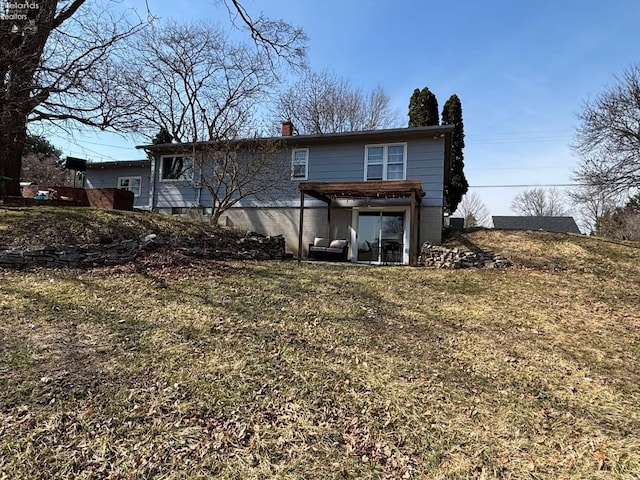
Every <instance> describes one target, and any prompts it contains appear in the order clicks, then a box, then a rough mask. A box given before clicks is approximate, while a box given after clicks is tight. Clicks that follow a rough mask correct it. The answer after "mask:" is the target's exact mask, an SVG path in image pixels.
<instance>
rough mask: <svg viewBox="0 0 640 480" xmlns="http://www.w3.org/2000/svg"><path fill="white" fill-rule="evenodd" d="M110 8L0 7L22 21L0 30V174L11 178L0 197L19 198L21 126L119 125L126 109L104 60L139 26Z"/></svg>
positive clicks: (71, 2)
mask: <svg viewBox="0 0 640 480" xmlns="http://www.w3.org/2000/svg"><path fill="white" fill-rule="evenodd" d="M115 3H116V2H111V1H109V2H90V1H87V0H67V1H63V0H41V1H39V2H37V3H36V2H4V3H0V10H2V9H4V10H5V11H3V12H2V13H3V14H4V13H11V14H13V16H16V17H19V18H24V19H25V23H21V24H20V25H17V24H16V25H14V26H12V27H11V28H5V26H4V25H3V27H2V28H0V158H2V162H0V175H2V176H6V177H10V178H11V179H12V180H11V181H10V182H2V183H0V196H1V195H3V194H4V195H7V194H10V195H17V194H19V180H20V170H21V163H22V152H23V148H24V143H25V139H26V136H27V123H28V122H34V121H40V122H42V121H46V122H59V123H63V124H64V123H67V122H78V123H81V124H83V125H87V126H91V127H98V128H118V127H121V128H123V127H126V126H127V125H126V124H127V120H128V118H129V117H128V116H127V115H126V112H127V108H128V107H130V106H131V105H130V104H129V102H128V100H127V97H123V96H121V95H120V93H121V92H120V91H119V89H118V84H117V83H116V82H113V79H114V78H116V72H114V71H113V70H112V64H111V58H112V55H113V53H114V52H115V51H116V49H117V48H118V46H119V44H120V42H121V41H122V40H123V39H125V38H127V37H129V36H131V35H134V34H135V33H137V32H138V31H140V30H141V29H142V28H143V27H144V26H145V24H146V21H145V20H141V19H139V18H138V17H135V16H132V15H130V14H128V13H126V12H122V11H121V10H117V9H115V8H113V7H114V5H115ZM6 9H9V10H10V11H6ZM118 11H119V12H120V13H114V12H118ZM7 27H8V26H7Z"/></svg>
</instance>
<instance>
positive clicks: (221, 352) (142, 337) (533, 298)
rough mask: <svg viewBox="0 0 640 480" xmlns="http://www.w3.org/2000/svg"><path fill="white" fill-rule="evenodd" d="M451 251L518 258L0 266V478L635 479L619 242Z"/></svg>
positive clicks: (635, 383) (493, 242)
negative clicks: (419, 264) (444, 265)
mask: <svg viewBox="0 0 640 480" xmlns="http://www.w3.org/2000/svg"><path fill="white" fill-rule="evenodd" d="M550 240H553V242H550ZM451 242H452V244H454V243H455V242H457V244H459V245H461V246H466V247H468V248H471V247H474V246H475V248H483V249H494V250H495V251H499V252H500V253H508V254H509V255H510V258H512V260H515V263H516V267H514V268H510V269H507V270H502V271H501V270H466V271H462V270H460V271H434V270H426V269H417V268H398V267H377V268H376V267H359V266H351V265H332V264H322V263H301V264H298V263H296V262H262V263H259V262H245V263H240V262H206V261H204V260H194V259H184V263H183V264H180V263H179V262H178V263H176V264H174V265H173V266H169V267H167V264H166V263H162V262H156V263H155V264H154V263H153V262H149V263H147V264H146V266H145V268H134V267H132V266H121V267H115V268H113V267H112V268H99V269H94V270H85V271H80V270H55V271H52V270H35V271H29V272H13V271H2V272H0V315H1V317H2V318H3V322H2V323H0V340H1V341H0V478H2V479H4V478H7V479H9V478H74V479H75V478H110V479H120V478H122V479H124V478H126V479H148V478H162V479H187V478H188V479H191V478H196V479H197V478H223V479H241V478H242V479H245V478H249V479H261V478H283V479H289V478H290V479H299V478H309V479H325V478H372V479H392V478H393V479H396V478H399V479H401V478H430V479H432V478H433V479H454V478H460V479H462V478H465V479H466V478H478V479H480V478H485V479H493V478H501V479H520V478H528V479H562V478H565V479H570V478H571V479H573V478H596V479H597V478H602V479H632V478H637V476H638V472H640V435H639V434H638V432H640V412H639V411H638V408H637V405H638V404H640V365H639V360H638V359H639V358H640V317H639V316H638V313H637V306H638V305H639V304H640V286H639V285H640V283H639V282H638V279H640V249H639V248H638V245H637V244H622V243H610V242H605V241H602V240H598V239H590V238H584V237H579V236H558V237H556V236H545V235H541V234H537V233H534V234H526V233H518V234H516V233H502V234H501V233H499V232H483V231H479V232H474V233H470V234H467V235H465V236H463V237H459V238H457V239H453V240H451ZM496 246H501V247H504V248H502V249H499V248H494V247H496ZM503 251H504V252H503ZM564 252H570V255H568V256H567V255H565V253H564ZM614 254H615V256H614ZM558 259H562V261H561V262H560V267H558ZM562 262H564V263H562Z"/></svg>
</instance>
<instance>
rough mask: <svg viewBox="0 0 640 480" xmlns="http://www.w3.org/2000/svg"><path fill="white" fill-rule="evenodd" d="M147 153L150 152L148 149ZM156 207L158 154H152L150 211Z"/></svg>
mask: <svg viewBox="0 0 640 480" xmlns="http://www.w3.org/2000/svg"><path fill="white" fill-rule="evenodd" d="M147 153H150V152H149V151H148V150H147ZM155 209H156V156H155V155H152V156H151V168H150V172H149V211H150V212H154V211H155Z"/></svg>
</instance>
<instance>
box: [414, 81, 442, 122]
mask: <svg viewBox="0 0 640 480" xmlns="http://www.w3.org/2000/svg"><path fill="white" fill-rule="evenodd" d="M439 123H440V122H439V119H438V99H437V98H436V96H435V95H434V94H433V93H432V92H431V90H429V89H428V88H427V87H424V88H423V89H422V90H420V89H418V88H416V89H415V90H414V91H413V95H411V99H410V100H409V126H410V127H428V126H431V125H439Z"/></svg>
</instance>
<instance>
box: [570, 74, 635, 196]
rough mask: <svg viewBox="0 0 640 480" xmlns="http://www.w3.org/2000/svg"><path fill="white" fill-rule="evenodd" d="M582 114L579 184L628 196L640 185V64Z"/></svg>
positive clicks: (578, 145) (578, 144)
mask: <svg viewBox="0 0 640 480" xmlns="http://www.w3.org/2000/svg"><path fill="white" fill-rule="evenodd" d="M616 81H617V84H616V85H613V86H610V87H607V88H606V89H605V91H604V92H603V93H601V94H600V95H598V96H597V97H596V98H595V99H594V100H593V101H588V102H586V103H585V105H584V107H583V110H582V112H581V113H580V114H579V117H578V118H579V119H580V121H581V125H580V127H579V128H578V131H577V137H576V142H575V145H573V148H574V150H575V151H576V152H577V153H578V154H579V155H580V156H581V161H580V165H579V167H578V169H577V170H576V171H575V172H574V178H575V180H577V181H578V182H580V183H584V184H588V185H593V186H596V187H604V188H607V189H611V190H614V191H616V192H627V191H628V190H629V189H630V188H634V187H638V186H639V185H640V64H636V65H633V66H632V67H631V68H629V69H628V70H626V71H625V72H624V74H623V76H622V78H618V77H616Z"/></svg>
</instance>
